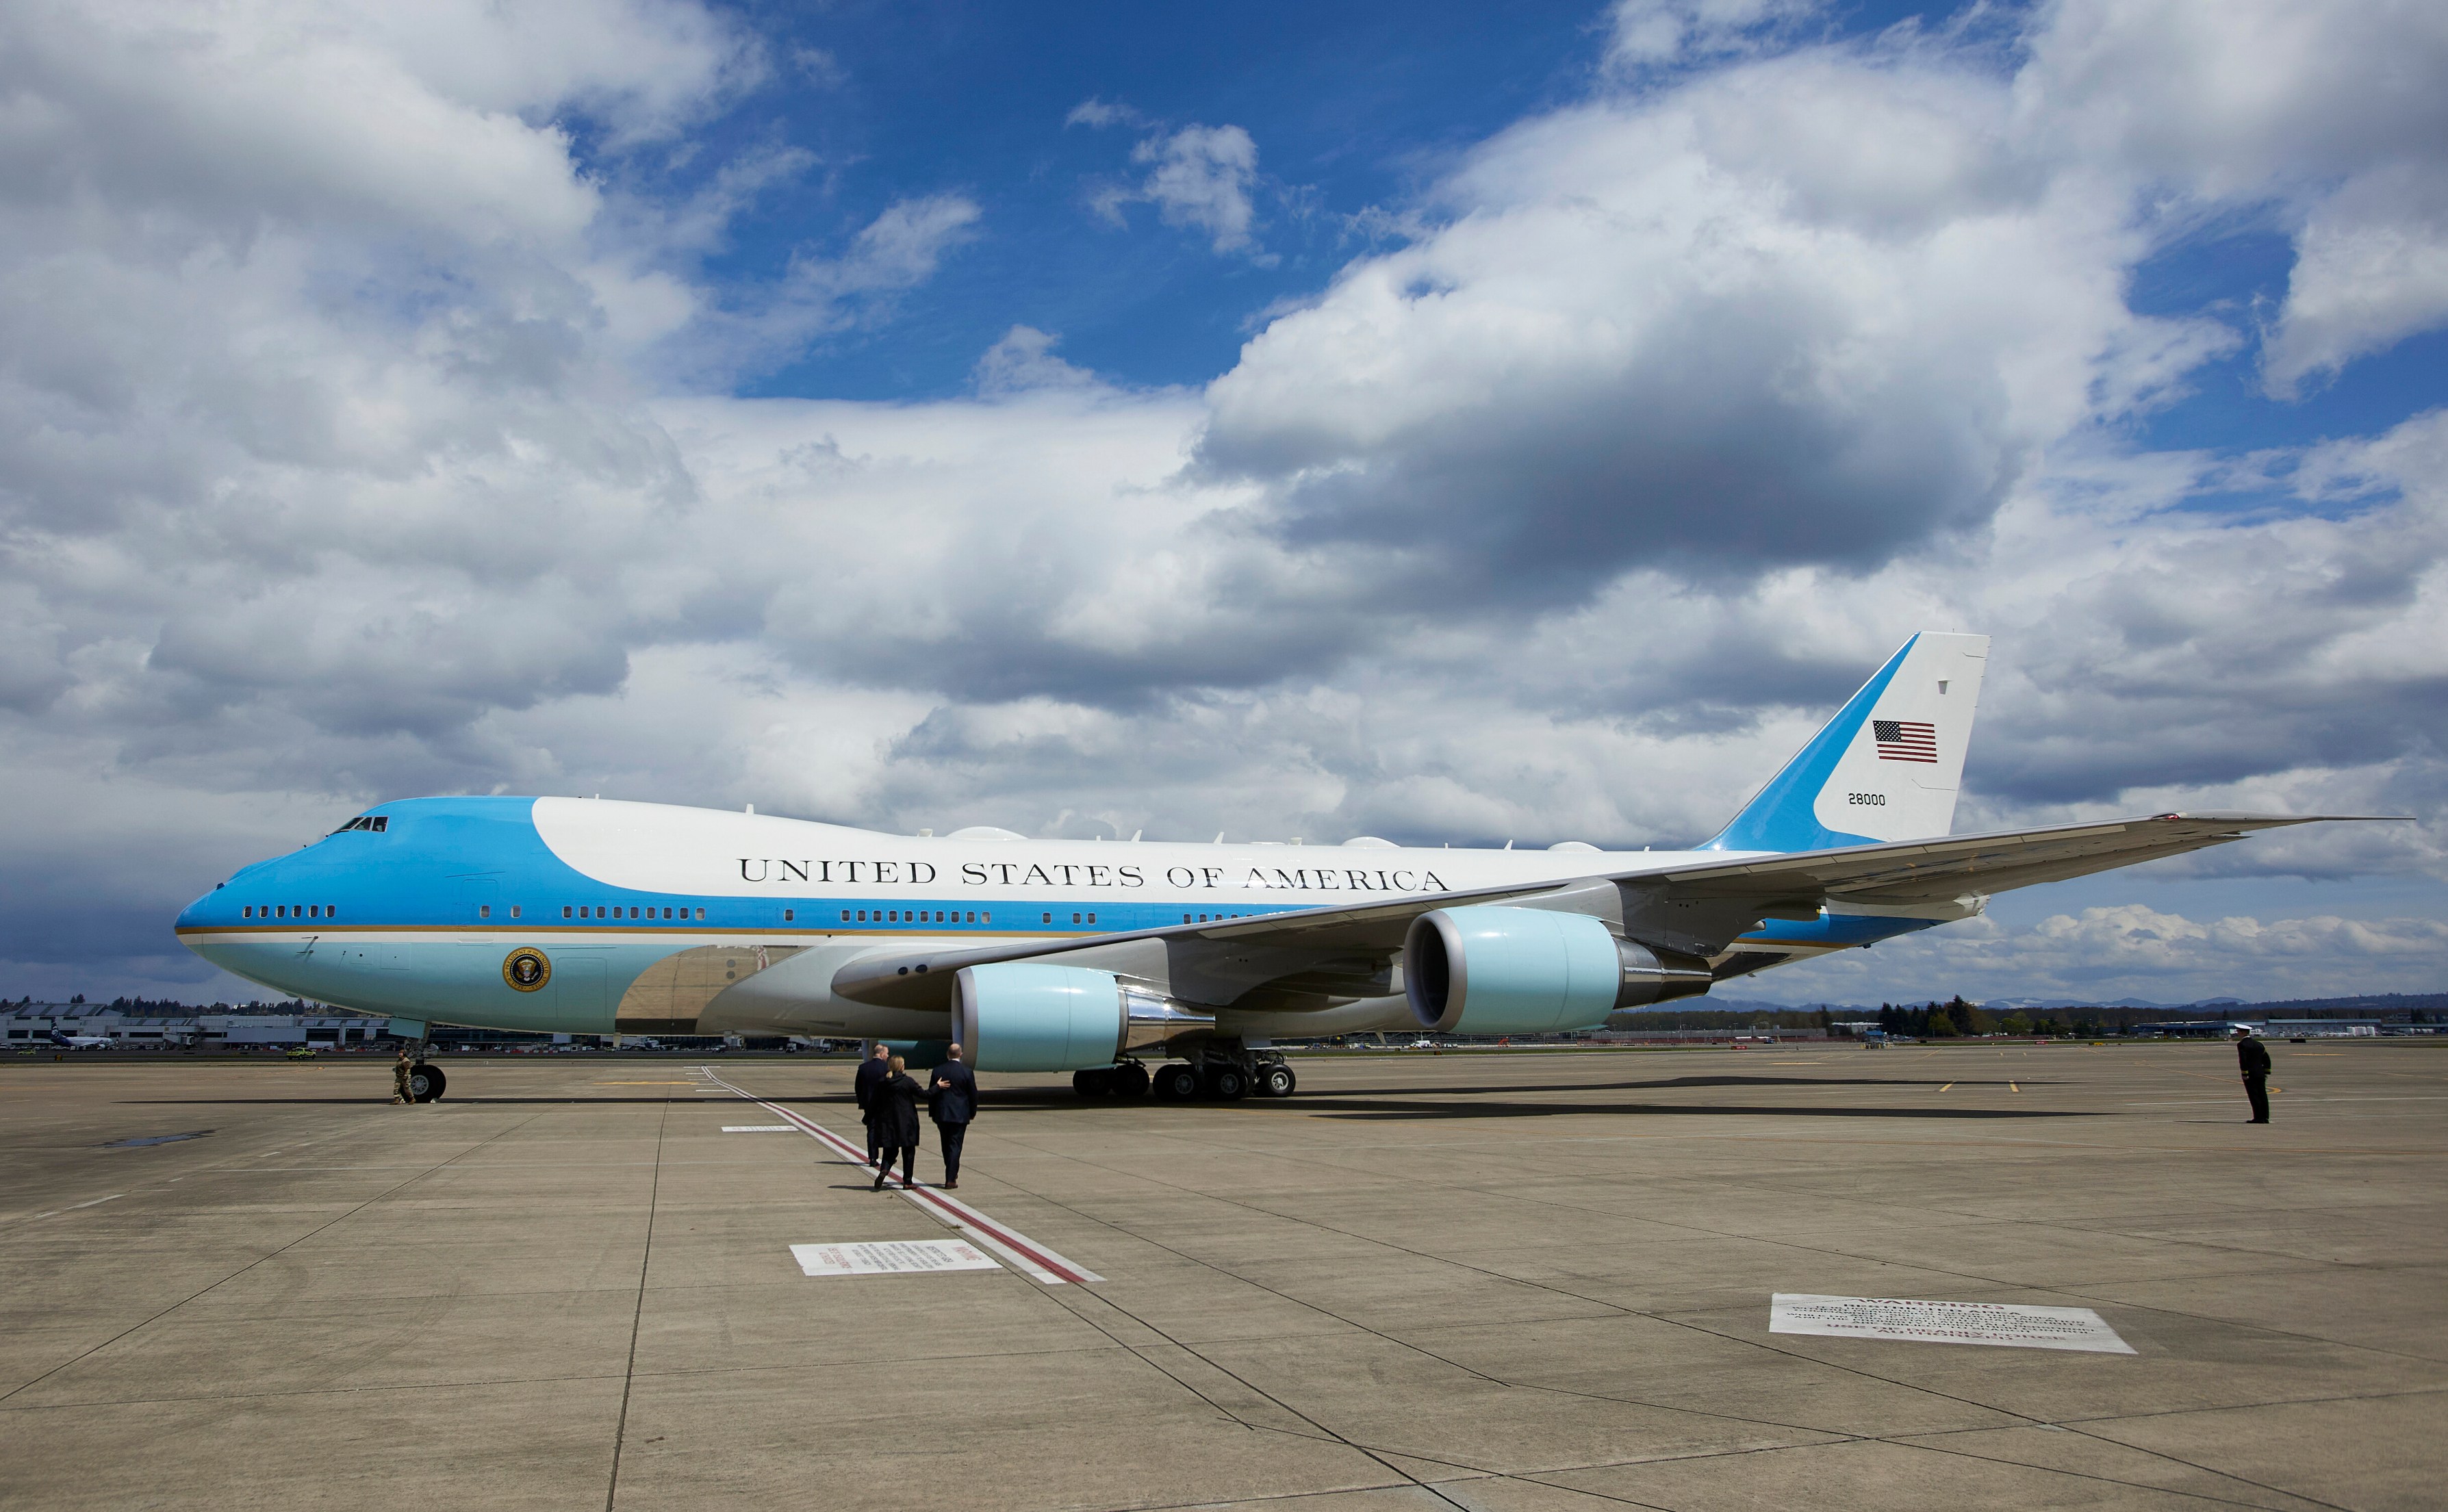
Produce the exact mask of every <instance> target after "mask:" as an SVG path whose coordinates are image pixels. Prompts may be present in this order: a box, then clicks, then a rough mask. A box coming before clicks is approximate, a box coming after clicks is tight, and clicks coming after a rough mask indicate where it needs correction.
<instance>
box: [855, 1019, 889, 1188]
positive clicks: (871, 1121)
mask: <svg viewBox="0 0 2448 1512" xmlns="http://www.w3.org/2000/svg"><path fill="white" fill-rule="evenodd" d="M891 1059H892V1052H891V1051H890V1050H889V1049H887V1048H886V1047H885V1046H884V1045H882V1044H878V1045H876V1047H875V1049H874V1052H873V1053H872V1054H870V1056H869V1057H868V1058H867V1059H866V1060H864V1061H861V1062H859V1063H858V1075H857V1076H855V1077H853V1078H851V1095H852V1096H854V1097H856V1098H857V1099H858V1118H859V1121H860V1122H862V1123H864V1124H866V1125H867V1163H868V1164H870V1165H873V1164H874V1163H875V1162H876V1161H877V1160H878V1159H880V1158H883V1150H884V1145H883V1142H882V1140H883V1138H884V1136H883V1135H882V1134H881V1133H879V1132H878V1130H879V1127H880V1125H878V1124H877V1122H876V1121H875V1089H876V1088H877V1087H879V1086H881V1085H883V1084H884V1080H885V1078H887V1077H889V1076H890V1075H891V1074H892V1066H891Z"/></svg>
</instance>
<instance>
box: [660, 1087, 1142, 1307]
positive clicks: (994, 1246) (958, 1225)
mask: <svg viewBox="0 0 2448 1512" xmlns="http://www.w3.org/2000/svg"><path fill="white" fill-rule="evenodd" d="M705 1075H706V1077H707V1079H708V1080H709V1081H712V1083H713V1084H714V1085H716V1086H718V1087H721V1088H722V1089H723V1090H724V1091H726V1092H729V1093H731V1094H732V1095H733V1096H735V1097H738V1098H741V1099H744V1100H746V1101H750V1102H754V1103H755V1104H756V1105H757V1106H758V1107H760V1108H763V1109H765V1110H766V1111H767V1112H769V1113H772V1114H773V1115H774V1116H775V1118H778V1119H783V1120H788V1121H790V1122H791V1123H793V1124H795V1125H797V1126H798V1127H799V1128H800V1129H801V1130H803V1131H805V1132H806V1133H807V1134H808V1135H809V1137H810V1138H812V1139H815V1140H816V1141H817V1142H818V1143H820V1144H823V1145H824V1146H825V1147H826V1148H827V1149H829V1150H831V1151H832V1152H833V1154H835V1155H836V1156H838V1157H840V1158H842V1160H843V1161H845V1162H846V1163H848V1164H851V1165H853V1166H855V1167H857V1168H858V1169H860V1170H867V1169H870V1167H869V1166H868V1164H867V1159H866V1152H865V1151H863V1150H861V1149H860V1148H859V1147H858V1146H856V1145H854V1144H852V1143H851V1142H850V1141H849V1140H848V1139H843V1138H842V1137H841V1136H840V1135H838V1134H835V1133H833V1132H832V1130H831V1129H828V1128H826V1127H825V1126H824V1125H823V1124H821V1123H818V1122H817V1121H816V1120H813V1119H811V1118H808V1117H806V1116H804V1115H802V1114H799V1113H796V1112H794V1111H793V1110H791V1109H789V1108H786V1107H784V1106H782V1105H781V1104H780V1103H778V1102H769V1101H766V1100H764V1099H762V1098H759V1097H757V1096H756V1095H755V1093H753V1092H748V1091H744V1090H742V1089H741V1088H739V1087H736V1086H734V1085H733V1084H732V1083H730V1082H729V1081H724V1080H723V1079H722V1078H721V1077H720V1076H718V1075H717V1074H716V1073H715V1072H714V1070H713V1069H712V1068H711V1067H707V1068H705ZM885 1187H886V1189H887V1190H889V1191H895V1192H898V1193H900V1194H901V1196H904V1197H906V1198H908V1200H909V1201H910V1202H911V1203H913V1204H915V1205H916V1207H917V1208H918V1210H919V1211H920V1212H922V1213H925V1214H926V1215H928V1216H929V1217H931V1218H933V1219H934V1220H935V1221H937V1222H938V1223H941V1224H943V1225H944V1226H945V1227H946V1228H947V1229H950V1230H951V1231H952V1232H954V1233H955V1234H965V1235H966V1236H967V1237H969V1238H971V1239H975V1240H978V1241H979V1242H980V1243H982V1244H983V1245H984V1246H985V1248H986V1249H987V1250H989V1251H991V1252H993V1253H994V1254H997V1255H1000V1256H1001V1257H1002V1258H1003V1259H1004V1260H1005V1261H1006V1262H1008V1263H1009V1264H1010V1265H1011V1266H1012V1267H1013V1269H1015V1270H1017V1271H1019V1272H1020V1273H1022V1274H1023V1275H1025V1276H1027V1277H1028V1278H1029V1279H1030V1280H1032V1281H1037V1282H1039V1283H1041V1284H1042V1285H1045V1286H1062V1285H1065V1284H1072V1285H1089V1284H1093V1283H1095V1282H1100V1281H1102V1280H1104V1279H1105V1278H1104V1277H1103V1276H1101V1275H1099V1274H1098V1273H1096V1272H1094V1271H1091V1270H1089V1269H1088V1268H1087V1267H1086V1266H1083V1265H1081V1264H1079V1263H1078V1262H1076V1261H1073V1260H1068V1259H1065V1258H1064V1257H1063V1256H1062V1255H1061V1254H1057V1253H1056V1252H1055V1251H1054V1250H1053V1249H1052V1248H1050V1247H1049V1246H1046V1245H1043V1244H1041V1243H1039V1242H1038V1241H1037V1240H1035V1239H1032V1238H1030V1237H1029V1236H1028V1235H1027V1234H1023V1233H1021V1232H1020V1231H1019V1230H1018V1229H1015V1228H1013V1227H1012V1226H1011V1225H1009V1224H1007V1223H1004V1222H1003V1221H1002V1220H1001V1219H998V1218H992V1217H988V1216H987V1215H985V1214H984V1213H981V1212H979V1211H978V1210H977V1209H976V1208H973V1207H971V1206H969V1205H968V1204H967V1203H966V1202H964V1201H962V1200H961V1199H960V1198H958V1197H956V1196H952V1195H950V1194H949V1193H947V1192H942V1191H938V1190H936V1189H935V1188H933V1187H920V1186H898V1187H896V1186H894V1185H893V1184H892V1183H891V1182H890V1181H889V1180H888V1181H887V1182H886V1183H885Z"/></svg>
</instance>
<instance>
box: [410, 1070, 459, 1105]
mask: <svg viewBox="0 0 2448 1512" xmlns="http://www.w3.org/2000/svg"><path fill="white" fill-rule="evenodd" d="M449 1084H450V1079H449V1077H447V1076H444V1075H443V1074H442V1068H441V1067H440V1066H438V1065H429V1064H427V1063H426V1062H423V1061H419V1062H416V1063H415V1064H414V1065H412V1066H410V1067H409V1068H408V1095H409V1096H410V1097H411V1098H412V1099H414V1100H415V1101H419V1102H439V1101H442V1089H443V1088H445V1087H447V1086H449Z"/></svg>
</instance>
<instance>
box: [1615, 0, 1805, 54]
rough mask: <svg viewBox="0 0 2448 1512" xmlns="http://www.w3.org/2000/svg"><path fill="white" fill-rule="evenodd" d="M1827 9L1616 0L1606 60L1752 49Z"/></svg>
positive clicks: (1742, 0) (1720, 0)
mask: <svg viewBox="0 0 2448 1512" xmlns="http://www.w3.org/2000/svg"><path fill="white" fill-rule="evenodd" d="M1823 9H1824V6H1823V5H1822V4H1821V0H1616V4H1615V6H1614V8H1613V10H1610V11H1609V13H1608V17H1607V19H1608V23H1609V35H1608V39H1607V61H1608V62H1609V63H1610V64H1613V65H1615V66H1616V67H1626V68H1643V67H1658V66H1660V65H1663V64H1670V63H1680V62H1691V61H1694V60H1698V59H1704V58H1711V57H1724V56H1726V55H1728V54H1731V53H1740V52H1749V51H1753V50H1756V49H1758V48H1764V47H1766V46H1768V45H1769V42H1770V41H1771V40H1772V39H1773V38H1774V37H1775V36H1776V35H1777V34H1778V33H1779V32H1782V31H1785V30H1787V29H1790V28H1791V27H1792V26H1793V25H1794V24H1795V23H1797V22H1799V21H1801V20H1803V19H1804V18H1806V17H1807V16H1810V15H1812V14H1814V13H1817V12H1818V11H1820V10H1823Z"/></svg>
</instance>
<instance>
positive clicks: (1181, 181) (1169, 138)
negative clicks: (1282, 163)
mask: <svg viewBox="0 0 2448 1512" xmlns="http://www.w3.org/2000/svg"><path fill="white" fill-rule="evenodd" d="M1070 122H1071V123H1073V124H1087V125H1099V126H1101V125H1110V124H1121V123H1130V124H1138V117H1137V116H1136V115H1135V114H1133V113H1130V112H1127V111H1125V110H1124V109H1123V108H1122V107H1120V106H1117V105H1105V104H1103V103H1102V102H1100V101H1096V100H1091V101H1088V102H1087V103H1085V104H1083V105H1079V106H1077V107H1076V108H1074V109H1073V110H1072V112H1071V115H1070ZM1131 161H1132V162H1133V163H1139V164H1141V165H1143V166H1145V167H1146V169H1147V170H1148V171H1147V173H1146V175H1145V176H1144V177H1143V178H1141V179H1139V180H1138V182H1135V183H1110V184H1105V185H1102V186H1100V188H1098V189H1097V190H1096V191H1095V193H1093V194H1092V195H1091V196H1090V197H1089V201H1088V204H1089V208H1090V209H1092V210H1094V211H1095V212H1096V213H1097V214H1098V215H1100V216H1101V217H1103V218H1104V219H1105V220H1110V221H1112V222H1113V223H1114V224H1116V225H1122V224H1125V223H1126V222H1127V217H1126V216H1125V214H1124V211H1125V208H1126V207H1127V206H1130V205H1133V204H1153V205H1155V206H1156V208H1157V218H1158V219H1160V220H1163V221H1164V223H1165V224H1166V225H1169V226H1180V227H1183V228H1185V229H1188V230H1192V231H1196V232H1199V233H1200V234H1202V235H1204V236H1206V237H1207V238H1208V239H1209V245H1210V246H1211V247H1213V248H1214V251H1215V253H1216V254H1217V255H1218V256H1223V255H1226V254H1230V253H1236V252H1237V253H1243V254H1246V255H1248V256H1250V257H1252V258H1256V259H1258V260H1260V261H1268V260H1271V258H1270V257H1269V255H1268V254H1266V253H1264V252H1262V251H1260V250H1259V249H1258V247H1257V242H1256V239H1255V236H1254V234H1253V233H1254V231H1255V229H1256V225H1257V214H1258V212H1257V207H1256V205H1255V204H1254V203H1253V200H1252V195H1253V191H1254V190H1255V188H1256V186H1257V183H1258V144H1257V143H1256V142H1254V141H1253V140H1252V138H1251V136H1250V133H1249V132H1247V131H1245V130H1243V129H1242V128H1241V127H1239V126H1234V125H1222V126H1203V125H1195V124H1193V125H1187V126H1183V127H1182V128H1181V129H1179V130H1178V131H1173V132H1169V133H1162V134H1159V135H1157V136H1153V137H1150V138H1148V139H1146V140H1145V141H1143V142H1141V143H1139V144H1138V145H1137V146H1135V147H1133V148H1132V149H1131Z"/></svg>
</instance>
